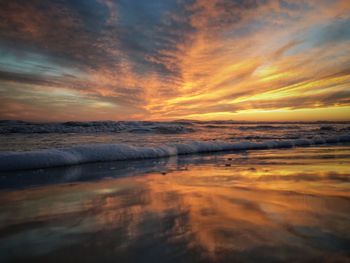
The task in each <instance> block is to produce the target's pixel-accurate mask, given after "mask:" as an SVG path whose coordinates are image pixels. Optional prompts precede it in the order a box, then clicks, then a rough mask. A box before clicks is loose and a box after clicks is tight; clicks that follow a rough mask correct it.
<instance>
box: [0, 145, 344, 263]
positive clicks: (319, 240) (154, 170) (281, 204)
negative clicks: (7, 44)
mask: <svg viewBox="0 0 350 263" xmlns="http://www.w3.org/2000/svg"><path fill="white" fill-rule="evenodd" d="M349 163H350V145H349V144H346V143H343V144H336V145H332V146H329V145H323V146H322V145H321V146H311V147H294V148H288V149H264V150H242V151H226V152H220V153H202V154H192V155H185V156H176V155H175V156H170V157H166V158H158V159H146V160H134V161H116V162H105V163H92V164H84V165H75V166H68V167H58V168H50V169H40V170H29V171H17V172H7V173H4V172H3V173H1V188H2V189H1V192H0V202H1V204H2V205H1V207H0V215H1V217H0V261H1V262H23V261H25V262H62V261H65V262H77V261H80V262H81V261H84V262H96V261H99V262H112V261H115V260H116V259H118V262H256V261H260V262H261V261H263V262H291V261H294V262H310V261H316V262H347V261H349V260H350V254H349V247H350V194H349V187H350V184H349V183H350V179H349ZM68 255H69V257H68Z"/></svg>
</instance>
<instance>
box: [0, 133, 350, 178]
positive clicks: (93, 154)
mask: <svg viewBox="0 0 350 263" xmlns="http://www.w3.org/2000/svg"><path fill="white" fill-rule="evenodd" d="M341 142H350V135H342V136H334V137H325V138H323V137H320V136H318V137H315V138H313V139H297V140H275V141H265V142H247V141H243V142H235V143H228V142H204V141H193V142H190V143H183V144H169V145H161V146H158V147H134V146H130V145H126V144H95V145H83V146H74V147H70V148H63V149H48V150H41V151H29V152H0V171H15V170H26V169H39V168H49V167H57V166H69V165H76V164H83V163H92V162H105V161H122V160H136V159H148V158H161V157H169V156H173V155H184V154H195V153H204V152H219V151H237V150H257V149H270V148H291V147H303V146H311V145H318V144H332V143H341Z"/></svg>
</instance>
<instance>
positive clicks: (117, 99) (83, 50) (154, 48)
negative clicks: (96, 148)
mask: <svg viewBox="0 0 350 263" xmlns="http://www.w3.org/2000/svg"><path fill="white" fill-rule="evenodd" d="M0 105H1V107H0V119H21V120H34V121H65V120H174V119H198V120H213V119H233V120H248V121H298V120H300V121H309V120H315V121H316V120H350V1H349V0H300V1H298V0H280V1H277V0H274V1H269V0H246V1H245V0H188V1H187V0H0Z"/></svg>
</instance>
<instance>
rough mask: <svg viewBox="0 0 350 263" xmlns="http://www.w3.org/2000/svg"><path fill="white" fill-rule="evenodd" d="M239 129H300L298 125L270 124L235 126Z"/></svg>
mask: <svg viewBox="0 0 350 263" xmlns="http://www.w3.org/2000/svg"><path fill="white" fill-rule="evenodd" d="M237 129H239V130H243V131H245V130H294V129H300V127H299V126H286V125H284V126H272V125H256V126H255V125H254V126H240V127H237Z"/></svg>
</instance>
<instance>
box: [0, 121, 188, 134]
mask: <svg viewBox="0 0 350 263" xmlns="http://www.w3.org/2000/svg"><path fill="white" fill-rule="evenodd" d="M191 125H193V124H192V123H190V122H151V121H90V122H77V121H70V122H61V123H35V122H24V121H0V134H14V133H15V134H32V133H109V132H118V133H119V132H129V133H159V134H181V133H190V132H194V131H195V129H193V128H191Z"/></svg>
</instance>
